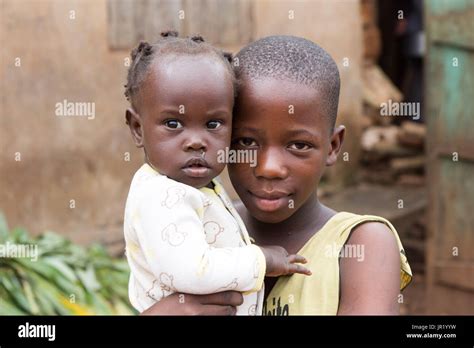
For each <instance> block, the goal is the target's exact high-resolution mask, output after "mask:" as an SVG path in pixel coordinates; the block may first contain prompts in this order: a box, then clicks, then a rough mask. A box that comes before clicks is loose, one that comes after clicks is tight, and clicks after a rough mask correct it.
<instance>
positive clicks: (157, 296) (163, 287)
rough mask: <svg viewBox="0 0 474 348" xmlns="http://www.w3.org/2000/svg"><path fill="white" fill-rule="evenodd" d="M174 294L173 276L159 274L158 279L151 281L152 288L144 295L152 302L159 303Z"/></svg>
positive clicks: (163, 273)
mask: <svg viewBox="0 0 474 348" xmlns="http://www.w3.org/2000/svg"><path fill="white" fill-rule="evenodd" d="M175 292H176V289H175V287H174V285H173V276H172V275H171V274H168V273H165V272H162V273H160V276H159V279H155V280H154V281H153V284H152V287H151V288H150V290H148V291H147V292H146V295H147V296H148V297H149V298H151V299H152V300H154V301H159V300H161V299H162V298H164V297H166V296H168V295H171V294H172V293H175Z"/></svg>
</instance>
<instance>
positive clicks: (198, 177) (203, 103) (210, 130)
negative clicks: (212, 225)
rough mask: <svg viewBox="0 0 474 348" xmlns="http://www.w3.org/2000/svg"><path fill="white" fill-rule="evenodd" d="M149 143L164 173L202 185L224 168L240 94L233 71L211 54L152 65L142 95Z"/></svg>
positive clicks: (148, 149) (143, 125)
mask: <svg viewBox="0 0 474 348" xmlns="http://www.w3.org/2000/svg"><path fill="white" fill-rule="evenodd" d="M138 100H139V110H138V113H139V114H140V117H139V118H140V121H141V130H142V133H143V134H142V137H143V139H142V140H143V146H144V148H145V152H146V154H147V157H148V161H149V162H150V163H151V164H152V165H153V166H154V167H155V168H156V169H157V170H158V171H159V172H160V173H161V174H164V175H166V176H168V177H170V178H171V179H174V180H176V181H179V182H182V183H184V184H187V185H190V186H193V187H196V188H200V187H203V186H206V185H207V184H209V182H210V181H211V180H212V179H213V178H214V177H215V176H217V175H219V173H220V172H221V171H222V170H223V169H224V167H225V163H218V151H219V150H225V147H227V146H229V145H230V136H231V130H232V107H233V103H234V94H233V86H232V81H231V78H230V75H229V72H228V71H226V69H225V66H224V65H223V64H222V63H221V62H220V61H218V60H217V58H215V59H214V58H209V56H204V55H197V56H189V55H185V56H175V55H170V56H165V57H162V58H158V59H157V60H155V62H154V63H153V66H152V67H151V68H150V73H149V75H148V77H147V78H146V80H145V81H144V82H143V84H142V86H141V89H140V94H139V96H138Z"/></svg>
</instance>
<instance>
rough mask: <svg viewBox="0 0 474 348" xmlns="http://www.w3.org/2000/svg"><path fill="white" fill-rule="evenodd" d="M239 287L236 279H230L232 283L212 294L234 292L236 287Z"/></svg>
mask: <svg viewBox="0 0 474 348" xmlns="http://www.w3.org/2000/svg"><path fill="white" fill-rule="evenodd" d="M238 286H239V283H238V282H237V278H234V279H232V281H231V282H230V283H229V284H227V285H224V286H222V287H220V288H218V289H217V290H216V291H214V292H222V291H227V290H234V289H236V288H237V287H238Z"/></svg>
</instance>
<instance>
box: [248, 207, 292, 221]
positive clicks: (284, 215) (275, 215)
mask: <svg viewBox="0 0 474 348" xmlns="http://www.w3.org/2000/svg"><path fill="white" fill-rule="evenodd" d="M248 211H249V213H250V215H252V216H253V217H254V218H255V219H257V220H258V221H260V222H265V223H268V224H278V223H280V222H283V221H285V220H287V219H288V218H289V217H290V216H291V215H293V213H294V211H290V210H289V209H281V210H279V211H273V212H266V211H262V210H259V209H255V208H254V209H248Z"/></svg>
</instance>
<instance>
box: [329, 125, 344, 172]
mask: <svg viewBox="0 0 474 348" xmlns="http://www.w3.org/2000/svg"><path fill="white" fill-rule="evenodd" d="M345 133H346V127H344V126H338V127H336V128H334V131H333V133H332V135H331V144H330V147H329V153H328V157H327V158H326V166H328V167H329V166H332V165H333V164H334V163H336V160H337V155H338V154H339V151H341V147H342V143H343V142H344V134H345Z"/></svg>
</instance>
